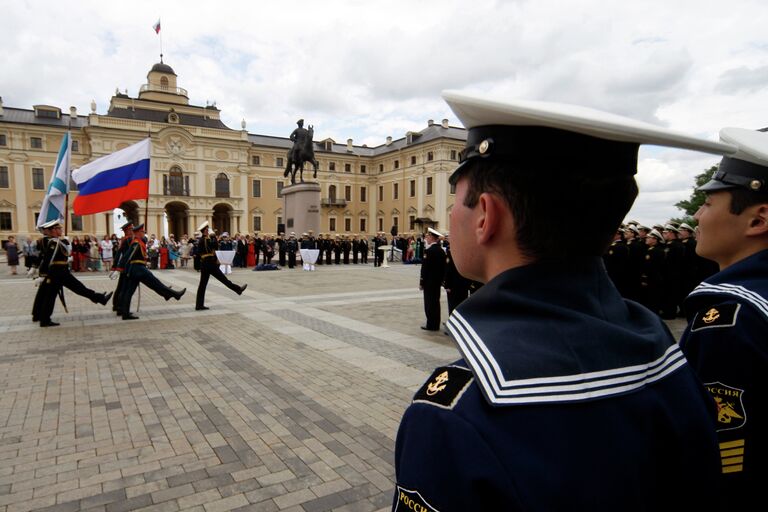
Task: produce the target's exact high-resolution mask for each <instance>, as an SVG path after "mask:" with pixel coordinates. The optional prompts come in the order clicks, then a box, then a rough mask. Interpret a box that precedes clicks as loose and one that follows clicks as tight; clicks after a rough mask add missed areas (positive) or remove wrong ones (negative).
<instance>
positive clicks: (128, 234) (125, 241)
mask: <svg viewBox="0 0 768 512" xmlns="http://www.w3.org/2000/svg"><path fill="white" fill-rule="evenodd" d="M120 229H122V230H123V237H122V238H121V239H120V244H119V245H118V246H117V251H116V253H115V265H114V266H113V267H112V270H113V271H114V272H117V273H118V276H117V286H116V287H115V295H114V296H113V297H112V311H115V312H116V313H117V314H118V315H119V316H122V315H123V313H122V312H121V311H120V297H121V296H122V294H123V287H124V286H125V267H126V264H127V261H126V259H127V258H128V248H129V247H130V245H131V242H132V241H133V222H126V223H125V224H123V225H122V226H121V228H120Z"/></svg>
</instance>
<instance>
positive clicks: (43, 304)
mask: <svg viewBox="0 0 768 512" xmlns="http://www.w3.org/2000/svg"><path fill="white" fill-rule="evenodd" d="M62 231H63V227H62V225H61V224H60V223H58V222H56V223H55V224H53V225H52V226H50V227H49V234H50V238H48V242H47V244H46V246H45V251H44V252H43V255H42V258H43V261H45V262H46V265H47V268H46V269H45V274H46V277H45V284H46V287H45V289H44V291H43V293H44V295H43V296H42V297H41V299H40V306H39V313H38V315H37V316H38V319H39V320H40V327H52V326H56V325H59V324H58V323H57V322H53V321H51V315H52V314H53V308H54V306H55V305H56V297H57V296H58V295H59V293H60V291H61V290H62V288H68V289H70V290H72V291H73V292H75V293H76V294H78V295H80V296H81V297H85V298H87V299H89V300H90V301H91V302H93V303H94V304H101V305H105V304H106V303H107V302H109V298H110V297H111V296H112V292H109V293H98V292H95V291H93V290H91V289H90V288H88V287H86V286H85V285H84V284H83V283H81V282H80V281H78V279H77V278H76V277H75V276H73V275H72V272H70V271H69V255H70V254H71V252H72V248H71V246H70V244H69V240H67V239H66V238H62V237H61V234H62Z"/></svg>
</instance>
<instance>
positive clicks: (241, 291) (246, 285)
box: [237, 283, 248, 295]
mask: <svg viewBox="0 0 768 512" xmlns="http://www.w3.org/2000/svg"><path fill="white" fill-rule="evenodd" d="M246 288H248V283H245V284H244V285H243V286H241V287H240V291H239V292H237V294H238V295H242V294H243V292H244V291H245V289H246Z"/></svg>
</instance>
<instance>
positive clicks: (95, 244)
mask: <svg viewBox="0 0 768 512" xmlns="http://www.w3.org/2000/svg"><path fill="white" fill-rule="evenodd" d="M99 265H101V246H100V245H99V239H98V238H96V236H95V235H94V236H93V237H92V238H91V239H90V242H89V244H88V270H90V271H92V272H97V271H98V270H99Z"/></svg>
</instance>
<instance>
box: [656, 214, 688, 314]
mask: <svg viewBox="0 0 768 512" xmlns="http://www.w3.org/2000/svg"><path fill="white" fill-rule="evenodd" d="M677 233H678V230H677V228H676V227H675V226H674V225H672V224H667V225H665V226H664V231H662V233H661V235H662V236H663V237H664V241H665V244H664V294H663V296H662V305H661V318H663V319H665V320H672V319H674V318H676V317H677V306H678V304H680V303H681V302H682V300H683V297H682V296H681V294H682V291H683V263H684V258H685V248H684V247H683V244H682V243H681V242H680V240H679V239H678V237H677Z"/></svg>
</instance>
